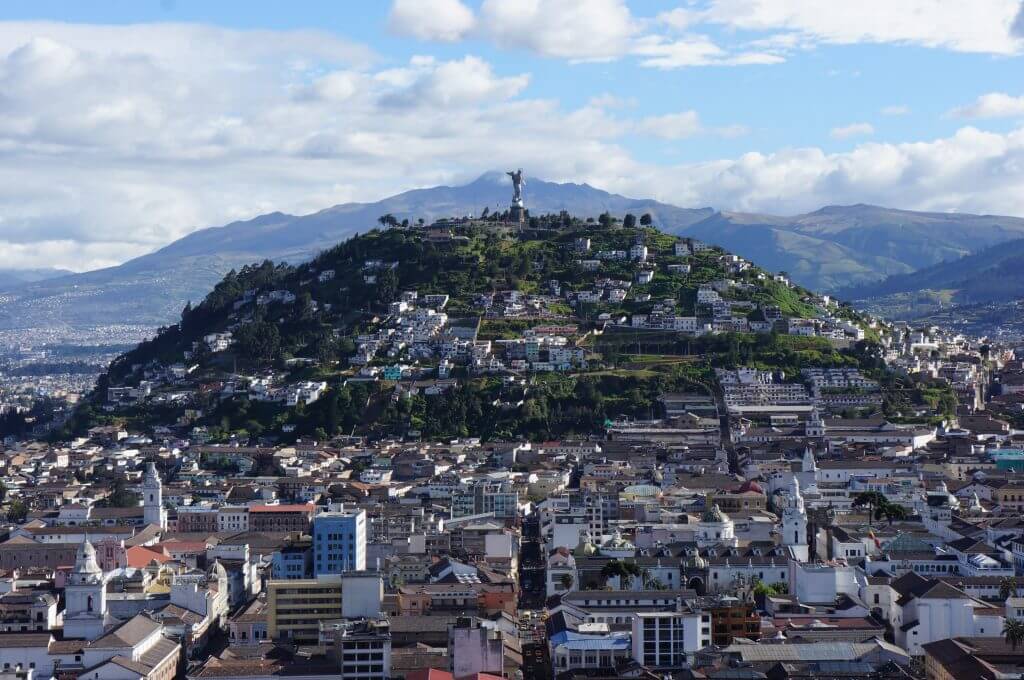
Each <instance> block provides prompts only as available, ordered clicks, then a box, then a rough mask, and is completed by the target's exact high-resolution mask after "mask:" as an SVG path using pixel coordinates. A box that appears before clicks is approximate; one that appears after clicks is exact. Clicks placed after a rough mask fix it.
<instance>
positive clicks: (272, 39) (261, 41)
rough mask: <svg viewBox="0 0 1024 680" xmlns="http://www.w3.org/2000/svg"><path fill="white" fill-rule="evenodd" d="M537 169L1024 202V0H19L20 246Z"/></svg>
mask: <svg viewBox="0 0 1024 680" xmlns="http://www.w3.org/2000/svg"><path fill="white" fill-rule="evenodd" d="M514 167H522V168H524V169H525V171H526V174H527V176H528V177H529V176H532V177H540V178H544V179H548V180H554V181H573V182H588V183H590V184H592V185H594V186H597V187H600V188H603V189H607V190H610V191H615V192H618V193H622V194H625V195H629V196H635V197H651V198H656V199H658V200H661V201H665V202H668V203H673V204H676V205H680V206H684V207H703V206H712V207H714V208H717V209H720V210H735V211H748V212H762V213H772V214H795V213H799V212H805V211H810V210H814V209H817V208H819V207H822V206H824V205H832V204H852V203H873V204H879V205H886V206H890V207H896V208H907V209H915V210H934V211H961V212H975V213H988V214H1010V215H1021V216H1024V3H1022V1H1021V0H899V2H892V0H860V1H859V2H856V3H852V2H845V1H842V0H826V1H825V2H822V0H692V1H683V2H668V1H662V0H644V1H642V2H641V1H635V2H627V1H626V0H392V1H386V0H379V1H377V2H359V3H356V2H344V3H337V2H328V1H326V0H325V1H323V2H315V1H313V0H303V1H302V2H293V3H282V2H279V1H266V2H264V1H261V0H246V1H245V2H234V1H230V0H218V2H207V1H205V0H204V1H192V0H91V1H90V2H87V3H85V2H80V1H78V0H69V1H57V0H51V1H48V0H31V1H23V0H5V1H4V2H3V3H2V4H0V269H4V268H32V267H62V268H67V269H71V270H75V271H84V270H88V269H94V268H98V267H104V266H111V265H115V264H118V263H120V262H123V261H125V260H127V259H130V258H132V257H136V256H138V255H142V254H145V253H147V252H151V251H153V250H155V249H157V248H159V247H161V246H163V245H166V244H167V243H170V242H171V241H173V240H175V239H178V238H180V237H182V236H184V235H186V234H188V233H189V232H191V231H194V230H196V229H200V228H205V227H210V226H217V225H221V224H225V223H228V222H230V221H233V220H238V219H247V218H251V217H254V216H256V215H259V214H262V213H266V212H272V211H275V210H280V211H283V212H287V213H294V214H301V213H308V212H313V211H316V210H319V209H322V208H326V207H329V206H331V205H335V204H338V203H344V202H348V201H372V200H376V199H379V198H383V197H385V196H388V195H391V194H394V193H397V192H399V191H404V190H407V189H413V188H420V187H428V186H433V185H437V184H458V183H464V182H467V181H471V180H472V179H474V178H475V177H477V176H478V175H480V174H481V173H483V172H485V171H488V170H494V169H506V168H514Z"/></svg>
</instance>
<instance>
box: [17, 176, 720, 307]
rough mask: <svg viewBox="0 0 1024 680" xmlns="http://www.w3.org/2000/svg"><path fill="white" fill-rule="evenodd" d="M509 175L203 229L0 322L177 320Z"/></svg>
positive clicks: (88, 276)
mask: <svg viewBox="0 0 1024 680" xmlns="http://www.w3.org/2000/svg"><path fill="white" fill-rule="evenodd" d="M511 191H512V189H511V184H510V181H509V178H508V177H506V176H505V175H504V174H503V173H499V172H492V173H486V174H484V175H482V176H481V177H480V178H478V179H477V180H476V181H474V182H471V183H469V184H466V185H463V186H456V187H450V186H439V187H433V188H429V189H416V190H413V191H406V192H404V193H401V194H398V195H396V196H392V197H390V198H385V199H383V200H381V201H377V202H374V203H346V204H342V205H336V206H334V207H332V208H327V209H326V210H321V211H320V212H317V213H313V214H311V215H301V216H296V215H286V214H284V213H279V212H278V213H271V214H269V215H262V216H260V217H257V218H255V219H251V220H246V221H241V222H232V223H231V224H228V225H226V226H223V227H214V228H208V229H201V230H199V231H196V232H193V233H192V234H189V235H188V236H186V237H184V238H182V239H179V240H178V241H175V242H173V243H171V244H170V245H168V246H166V247H164V248H161V249H160V250H157V251H156V252H153V253H150V254H148V255H144V256H142V257H138V258H135V259H133V260H129V261H128V262H125V263H124V264H122V265H119V266H117V267H110V268H107V269H100V270H96V271H91V272H86V273H82V274H74V275H71V276H63V277H60V278H55V279H51V280H47V281H44V282H39V283H35V284H32V285H29V286H24V287H21V288H19V289H18V291H17V296H16V298H15V299H13V300H10V301H5V302H0V327H35V326H49V325H54V324H67V325H70V326H92V325H99V324H112V323H138V324H151V325H153V326H156V325H160V324H165V323H168V322H169V321H172V320H174V319H176V318H177V317H178V315H179V313H180V312H181V308H182V307H183V306H184V304H185V302H186V301H187V300H193V301H196V300H200V299H202V298H203V297H204V296H205V295H206V294H207V293H208V292H209V290H210V289H211V288H212V287H213V285H214V284H215V283H217V281H219V280H220V279H221V277H222V276H224V274H226V273H227V272H228V271H230V270H231V269H237V268H239V267H241V266H243V265H245V264H249V263H252V262H258V261H261V260H263V259H272V260H275V261H287V262H291V263H298V262H301V261H304V260H308V259H309V258H311V257H312V256H314V255H315V254H316V253H317V252H319V251H320V250H323V249H325V248H328V247H330V246H333V245H334V244H336V243H338V242H339V241H343V240H345V239H346V238H348V237H349V236H351V235H352V234H355V233H358V232H366V231H369V230H370V229H372V228H374V227H376V226H378V224H377V218H378V217H380V216H381V215H384V214H387V213H390V214H392V215H394V216H395V217H396V218H397V219H399V220H402V219H405V218H408V219H410V220H416V219H419V218H423V219H425V220H427V221H428V222H429V221H431V220H433V219H436V218H439V217H451V216H461V215H468V214H479V213H480V212H481V211H482V210H483V209H484V208H485V207H486V208H488V209H490V210H495V209H496V208H498V207H499V206H504V207H505V208H507V206H508V201H509V197H510V195H511ZM524 193H525V198H526V202H527V206H528V207H529V209H530V212H531V213H532V214H534V215H539V214H543V213H549V212H559V211H561V210H567V211H569V212H570V213H572V214H574V215H582V216H594V217H596V216H597V215H599V214H601V213H603V212H605V211H608V212H611V213H612V214H614V215H618V216H621V215H623V214H624V213H626V212H633V213H636V214H637V216H638V217H639V215H640V214H642V213H645V212H649V213H651V214H652V215H653V216H654V218H655V221H656V223H657V224H659V225H661V226H662V227H663V228H666V229H669V230H676V231H678V230H680V229H683V228H685V227H687V226H689V225H691V224H693V223H694V222H697V221H699V220H702V219H704V218H705V217H708V216H709V215H711V214H712V212H713V210H712V209H711V208H703V209H696V210H689V209H684V208H678V207H676V206H672V205H667V204H665V203H659V202H657V201H653V200H643V199H633V198H627V197H625V196H620V195H618V194H611V193H608V192H606V191H602V190H600V189H595V188H594V187H592V186H589V185H587V184H557V183H554V182H544V181H541V180H537V179H528V180H527V184H526V187H525V191H524Z"/></svg>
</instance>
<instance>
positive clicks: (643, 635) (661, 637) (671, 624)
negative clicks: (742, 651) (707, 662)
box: [633, 610, 711, 669]
mask: <svg viewBox="0 0 1024 680" xmlns="http://www.w3.org/2000/svg"><path fill="white" fill-rule="evenodd" d="M710 644H711V614H708V613H707V612H698V611H688V610H687V611H676V612H637V613H636V614H635V615H634V617H633V660H635V661H636V662H637V663H639V664H642V665H644V666H647V667H648V668H664V669H671V668H681V667H683V665H684V664H686V663H687V661H688V659H692V657H690V655H692V654H693V653H694V652H696V651H697V650H699V649H703V648H704V647H707V646H708V645H710Z"/></svg>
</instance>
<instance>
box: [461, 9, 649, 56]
mask: <svg viewBox="0 0 1024 680" xmlns="http://www.w3.org/2000/svg"><path fill="white" fill-rule="evenodd" d="M479 20H480V24H481V28H482V30H483V31H484V32H485V33H486V34H488V35H489V36H490V37H491V38H493V39H494V41H495V42H497V43H498V44H499V45H501V46H503V47H513V48H520V49H527V50H530V51H533V52H536V53H538V54H541V55H543V56H546V57H561V58H565V59H571V60H574V61H605V60H609V59H615V58H618V57H620V56H622V55H623V54H625V53H626V52H627V51H628V50H629V43H630V41H631V40H632V39H633V37H634V36H635V35H636V33H637V31H638V30H639V26H638V25H637V23H636V21H635V19H634V18H633V16H632V14H630V11H629V8H628V7H627V6H626V4H625V2H622V1H621V0H523V1H521V2H508V1H507V0H484V3H483V5H482V6H481V8H480V17H479Z"/></svg>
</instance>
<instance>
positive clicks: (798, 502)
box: [782, 477, 810, 562]
mask: <svg viewBox="0 0 1024 680" xmlns="http://www.w3.org/2000/svg"><path fill="white" fill-rule="evenodd" d="M782 545H785V546H788V547H789V548H790V550H792V552H793V557H794V558H796V559H797V560H798V561H800V562H806V561H807V560H808V559H809V558H810V551H809V548H808V545H807V510H806V509H805V508H804V497H803V496H802V495H801V494H800V481H799V480H798V479H797V478H796V477H793V481H792V482H790V486H789V489H788V490H787V492H786V495H785V496H784V497H783V499H782Z"/></svg>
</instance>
